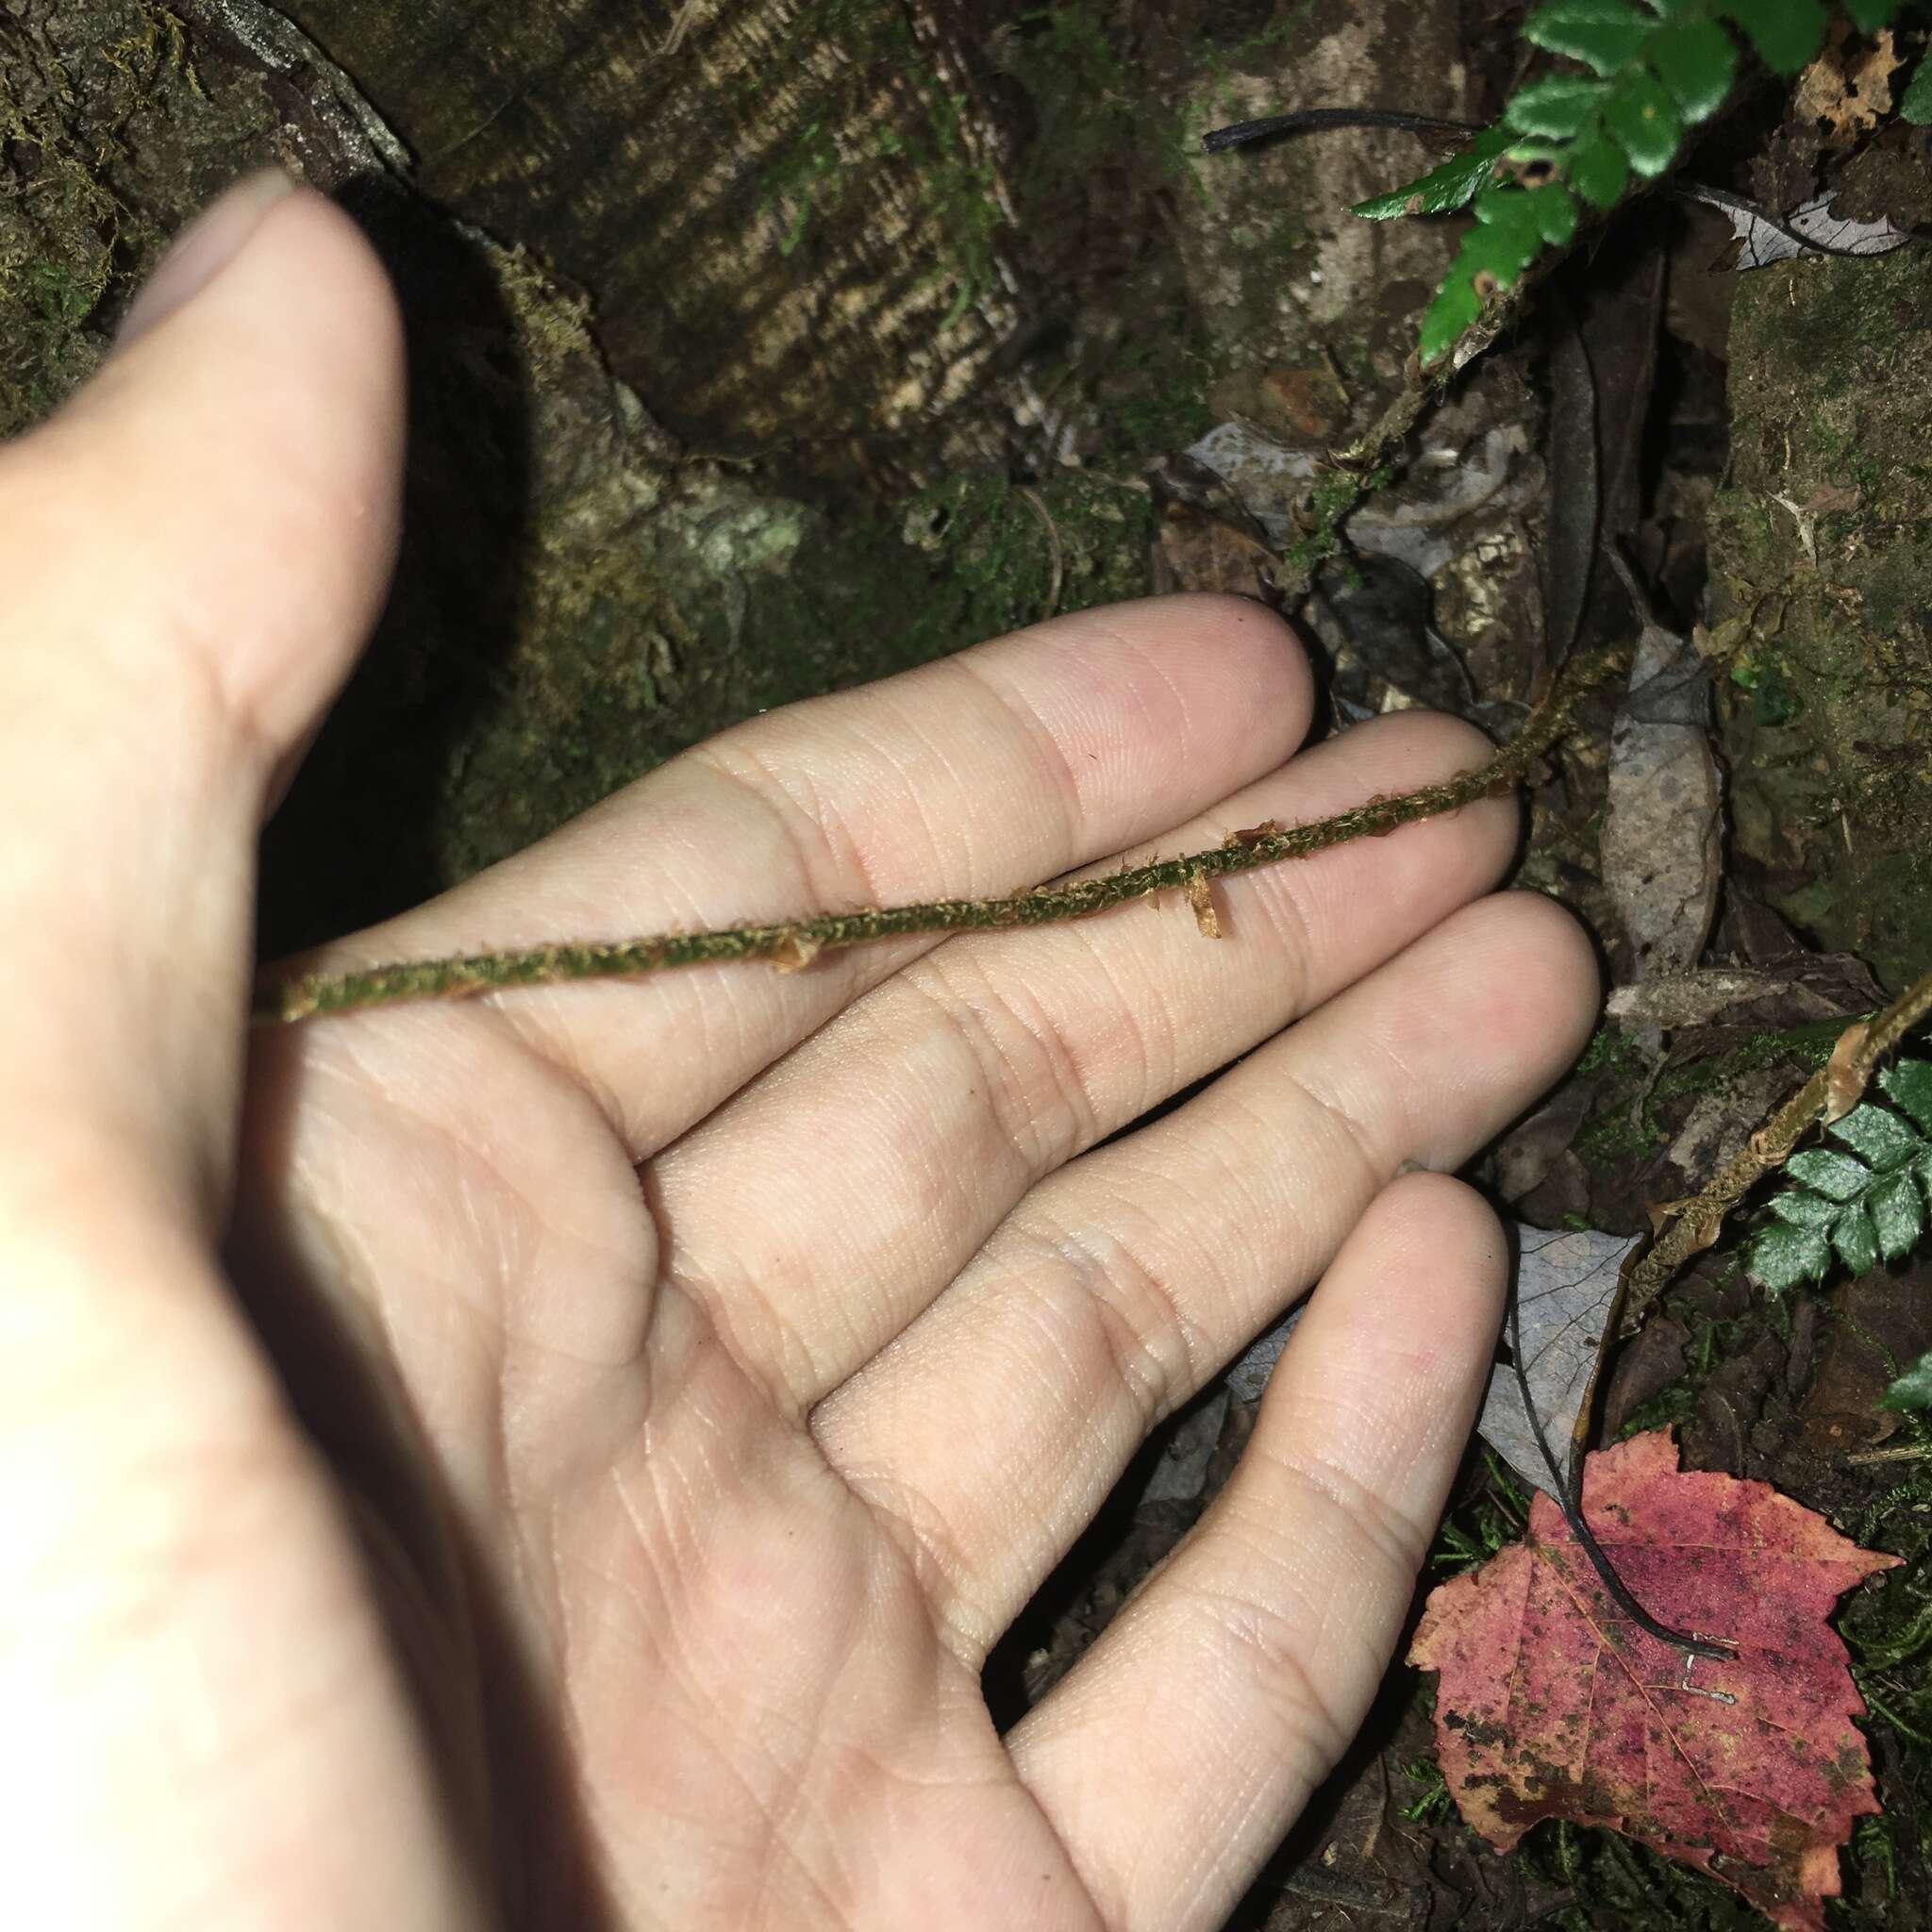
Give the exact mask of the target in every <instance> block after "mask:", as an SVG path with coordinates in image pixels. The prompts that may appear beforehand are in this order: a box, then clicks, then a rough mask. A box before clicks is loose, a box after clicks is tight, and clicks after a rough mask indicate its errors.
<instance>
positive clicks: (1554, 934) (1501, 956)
mask: <svg viewBox="0 0 1932 1932" xmlns="http://www.w3.org/2000/svg"><path fill="white" fill-rule="evenodd" d="M1488 912H1489V916H1490V918H1491V920H1493V921H1494V922H1495V928H1494V930H1493V932H1492V935H1491V948H1492V950H1493V952H1494V953H1495V955H1496V957H1497V959H1498V963H1499V967H1500V966H1501V962H1502V961H1505V960H1508V961H1513V962H1514V970H1509V969H1507V968H1503V969H1502V970H1499V971H1498V973H1497V981H1498V987H1497V991H1498V994H1499V997H1500V998H1501V999H1502V1000H1503V1001H1504V1002H1506V1003H1507V1004H1508V1005H1509V1006H1510V1007H1512V1008H1516V1009H1517V1010H1516V1011H1514V1012H1513V1013H1512V1014H1511V1015H1510V1016H1508V1017H1507V1018H1506V1019H1505V1020H1504V1021H1503V1023H1502V1024H1506V1025H1508V1026H1510V1027H1511V1028H1513V1029H1514V1030H1515V1031H1516V1032H1517V1033H1518V1035H1519V1036H1520V1037H1522V1038H1525V1039H1527V1040H1530V1041H1533V1042H1534V1043H1535V1046H1536V1048H1537V1051H1538V1054H1539V1057H1540V1060H1541V1068H1542V1071H1543V1073H1544V1075H1545V1077H1546V1079H1548V1080H1556V1079H1557V1078H1558V1077H1560V1075H1561V1074H1564V1073H1565V1072H1567V1071H1568V1069H1569V1068H1570V1067H1571V1066H1572V1064H1573V1063H1574V1061H1575V1059H1576V1057H1577V1055H1578V1054H1580V1053H1581V1052H1582V1051H1583V1049H1584V1047H1585V1045H1586V1044H1587V1043H1588V1042H1589V1040H1590V1036H1591V1031H1592V1030H1593V1029H1594V1027H1595V1025H1596V1023H1597V1016H1598V1014H1599V1012H1600V1011H1601V1009H1602V1004H1603V971H1602V968H1601V966H1600V965H1599V963H1598V960H1597V955H1596V948H1595V946H1594V944H1593V943H1592V942H1591V937H1590V934H1589V932H1588V931H1587V930H1586V929H1585V927H1584V925H1583V923H1582V921H1581V920H1579V919H1578V918H1577V917H1576V916H1575V915H1574V913H1573V912H1571V911H1570V909H1569V908H1567V907H1565V906H1563V905H1560V904H1559V903H1558V902H1557V900H1555V899H1552V898H1550V897H1549V896H1548V895H1547V894H1545V893H1542V892H1534V891H1511V892H1500V893H1498V894H1497V895H1496V896H1495V898H1494V899H1493V900H1492V901H1491V902H1490V906H1489V908H1488Z"/></svg>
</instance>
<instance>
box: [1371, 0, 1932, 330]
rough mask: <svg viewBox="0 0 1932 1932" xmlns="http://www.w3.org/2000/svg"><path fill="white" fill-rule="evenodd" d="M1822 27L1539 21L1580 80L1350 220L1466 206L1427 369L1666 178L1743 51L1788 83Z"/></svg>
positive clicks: (1867, 23)
mask: <svg viewBox="0 0 1932 1932" xmlns="http://www.w3.org/2000/svg"><path fill="white" fill-rule="evenodd" d="M1904 4H1905V0H1845V12H1846V13H1847V14H1848V15H1849V17H1850V18H1851V20H1852V22H1853V24H1854V25H1857V27H1859V28H1860V29H1861V30H1862V31H1864V32H1867V33H1870V32H1873V31H1874V30H1876V29H1877V28H1879V27H1882V26H1884V25H1887V23H1888V22H1890V20H1891V19H1892V18H1893V16H1894V15H1895V14H1897V13H1898V11H1899V10H1900V8H1901V7H1902V6H1903V5H1904ZM1830 18H1831V16H1830V14H1829V13H1828V11H1827V10H1826V8H1824V6H1823V5H1821V4H1820V0H1551V4H1549V5H1548V6H1545V7H1542V8H1539V9H1538V10H1537V11H1536V12H1535V13H1533V14H1532V15H1531V16H1530V18H1529V20H1528V22H1527V24H1526V25H1524V29H1523V32H1524V39H1525V40H1528V41H1530V42H1532V43H1534V44H1535V45H1537V46H1539V47H1542V48H1544V49H1546V50H1547V51H1548V52H1550V53H1552V54H1557V55H1561V56H1564V57H1566V58H1569V59H1572V60H1574V61H1576V62H1578V63H1579V64H1580V65H1581V66H1583V67H1585V68H1587V69H1589V70H1590V71H1589V72H1588V73H1563V74H1553V75H1546V76H1544V77H1543V78H1541V79H1540V80H1533V81H1531V82H1530V83H1529V84H1528V85H1527V86H1526V87H1524V88H1522V89H1520V90H1519V91H1518V92H1517V93H1516V95H1515V96H1514V98H1513V99H1512V100H1511V101H1510V102H1509V105H1508V106H1507V108H1504V110H1503V118H1502V120H1501V121H1500V122H1499V123H1498V124H1497V125H1495V126H1494V127H1491V128H1488V129H1485V131H1484V132H1483V133H1481V134H1479V135H1477V136H1476V137H1475V139H1474V141H1472V142H1470V143H1469V145H1468V146H1467V147H1465V148H1464V149H1462V150H1461V152H1460V153H1458V154H1456V155H1453V156H1452V157H1451V158H1449V159H1448V160H1446V161H1444V162H1443V163H1442V164H1441V167H1438V168H1433V169H1431V170H1430V171H1429V173H1428V174H1426V175H1423V176H1422V177H1421V178H1420V179H1418V180H1415V181H1411V182H1409V183H1407V185H1406V186H1404V187H1401V188H1397V189H1392V190H1391V192H1389V193H1387V194H1378V195H1376V196H1375V197H1374V199H1373V200H1371V201H1364V202H1361V203H1359V204H1357V207H1356V208H1355V210H1354V212H1355V213H1357V214H1358V215H1363V216H1366V217H1367V218H1368V219H1369V220H1371V221H1387V220H1389V219H1391V217H1393V216H1396V215H1407V214H1445V213H1448V212H1449V211H1451V210H1452V209H1456V208H1464V207H1468V206H1470V205H1471V204H1472V203H1473V204H1474V214H1475V225H1474V226H1473V227H1472V228H1471V229H1470V231H1469V233H1468V235H1467V236H1465V237H1464V239H1463V243H1462V249H1461V252H1460V253H1459V254H1458V255H1457V258H1456V260H1455V263H1454V265H1453V266H1452V267H1451V268H1450V271H1449V274H1448V276H1447V278H1446V279H1445V280H1444V282H1443V283H1442V286H1441V288H1440V289H1439V290H1438V291H1436V296H1435V299H1434V300H1433V301H1432V302H1431V303H1430V304H1429V307H1428V310H1427V312H1426V313H1425V314H1424V317H1423V326H1422V342H1421V351H1422V358H1423V360H1424V362H1433V361H1434V360H1436V359H1437V358H1439V357H1441V356H1442V355H1443V354H1445V353H1446V352H1447V351H1448V349H1449V348H1450V347H1451V345H1452V344H1453V343H1454V342H1455V341H1456V340H1457V337H1459V336H1460V335H1461V334H1462V333H1463V331H1464V330H1465V329H1467V328H1469V327H1470V326H1471V325H1472V324H1474V322H1475V321H1476V319H1477V318H1478V316H1480V315H1481V313H1482V310H1483V306H1484V304H1485V303H1486V302H1488V301H1489V299H1490V298H1491V296H1493V295H1495V294H1496V293H1497V292H1499V291H1501V290H1504V289H1507V288H1509V287H1510V286H1511V285H1512V284H1514V283H1515V282H1516V281H1517V280H1518V279H1519V278H1520V277H1521V276H1522V275H1523V273H1524V270H1525V269H1527V268H1528V267H1529V265H1530V264H1531V263H1532V262H1533V261H1535V260H1536V258H1538V257H1539V256H1540V255H1541V254H1542V253H1543V251H1544V250H1545V249H1548V248H1554V247H1560V246H1561V245H1562V244H1563V243H1564V242H1567V241H1568V240H1569V239H1570V237H1571V236H1572V235H1573V234H1574V232H1575V229H1576V224H1577V220H1578V217H1579V214H1580V212H1581V210H1582V208H1585V207H1588V208H1594V209H1596V210H1598V211H1599V212H1604V211H1607V210H1608V209H1610V208H1614V207H1615V206H1616V205H1617V203H1618V202H1620V201H1621V200H1623V198H1624V195H1625V194H1627V193H1628V192H1630V189H1631V186H1632V184H1633V182H1637V183H1641V182H1646V181H1652V180H1655V179H1656V178H1657V176H1658V175H1661V174H1663V173H1664V171H1665V170H1666V169H1668V168H1669V167H1670V166H1671V165H1672V163H1673V162H1674V160H1675V159H1676V158H1677V153H1678V150H1679V149H1680V148H1681V147H1682V146H1683V142H1684V137H1685V135H1686V133H1687V131H1688V130H1689V129H1691V127H1694V126H1695V125H1697V124H1698V123H1699V122H1701V121H1707V120H1708V119H1709V118H1710V116H1711V115H1713V114H1714V113H1716V112H1717V110H1718V108H1720V107H1722V106H1723V105H1724V99H1725V97H1726V96H1727V95H1728V94H1729V92H1730V91H1731V84H1732V81H1733V80H1734V79H1735V78H1736V75H1737V70H1738V58H1739V47H1740V42H1742V43H1743V44H1744V45H1747V46H1749V47H1750V48H1751V49H1752V50H1753V51H1754V52H1755V53H1756V54H1757V57H1758V58H1759V59H1761V60H1762V61H1763V62H1764V64H1765V65H1766V66H1767V67H1769V68H1771V69H1773V71H1774V72H1775V73H1778V74H1783V75H1792V74H1796V73H1797V72H1798V70H1799V69H1800V68H1802V67H1803V66H1805V64H1806V63H1807V61H1809V60H1810V59H1811V58H1813V57H1814V56H1815V55H1816V54H1817V52H1818V50H1819V48H1820V47H1821V46H1822V45H1823V44H1824V31H1825V28H1826V26H1827V25H1829V24H1830ZM1927 65H1928V67H1932V58H1928V62H1927ZM1915 92H1916V90H1915Z"/></svg>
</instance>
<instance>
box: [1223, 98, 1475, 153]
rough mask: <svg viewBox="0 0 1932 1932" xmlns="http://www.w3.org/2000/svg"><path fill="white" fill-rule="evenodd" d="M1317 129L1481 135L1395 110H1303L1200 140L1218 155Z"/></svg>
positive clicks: (1469, 126)
mask: <svg viewBox="0 0 1932 1932" xmlns="http://www.w3.org/2000/svg"><path fill="white" fill-rule="evenodd" d="M1318 127H1394V128H1399V129H1400V130H1401V131H1402V132H1403V133H1404V134H1424V135H1435V136H1438V137H1440V138H1441V139H1443V140H1448V141H1457V140H1460V139H1461V138H1462V137H1463V136H1464V135H1466V134H1480V133H1481V132H1482V129H1481V128H1480V127H1478V126H1476V125H1474V124H1473V123H1471V122H1468V121H1441V120H1438V119H1437V118H1436V117H1435V116H1434V115H1433V114H1404V113H1402V112H1400V111H1399V110H1398V109H1396V108H1301V109H1299V110H1298V111H1297V112H1295V113H1292V114H1269V115H1266V116H1264V117H1263V118H1262V119H1261V120H1259V121H1237V122H1235V123H1234V124H1233V125H1231V126H1228V127H1217V128H1215V129H1213V130H1212V131H1211V132H1210V133H1208V134H1204V135H1203V136H1202V137H1201V146H1202V147H1203V149H1204V150H1205V151H1206V152H1207V153H1208V154H1210V155H1218V154H1220V153H1222V152H1223V151H1224V149H1227V148H1231V147H1245V146H1247V144H1248V143H1249V142H1253V141H1266V140H1268V139H1269V137H1270V136H1271V135H1276V134H1306V133H1308V132H1309V131H1310V130H1311V129H1314V128H1318Z"/></svg>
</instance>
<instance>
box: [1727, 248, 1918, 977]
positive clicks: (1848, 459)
mask: <svg viewBox="0 0 1932 1932" xmlns="http://www.w3.org/2000/svg"><path fill="white" fill-rule="evenodd" d="M1730 395H1731V408H1732V417H1733V429H1732V458H1731V471H1730V475H1729V479H1728V481H1727V483H1726V485H1725V487H1724V490H1723V491H1721V492H1720V494H1719V496H1718V499H1717V502H1716V505H1715V506H1714V508H1713V511H1712V515H1711V522H1710V528H1711V578H1712V584H1713V587H1714V589H1715V591H1716V592H1717V596H1718V600H1719V607H1720V614H1722V615H1724V616H1726V617H1727V618H1729V619H1730V620H1731V621H1730V622H1728V623H1726V624H1724V625H1720V626H1719V627H1718V629H1717V631H1716V633H1715V635H1716V639H1717V641H1718V643H1719V645H1720V647H1721V648H1722V650H1723V652H1724V658H1723V664H1722V671H1723V674H1724V675H1723V676H1722V677H1721V679H1720V689H1721V693H1722V706H1721V708H1722V712H1723V718H1724V750H1725V753H1726V756H1727V757H1728V758H1729V760H1730V764H1731V771H1732V786H1733V789H1732V808H1733V813H1734V836H1735V840H1736V846H1737V853H1738V856H1739V858H1740V859H1741V860H1742V861H1743V862H1744V865H1745V867H1746V873H1745V876H1746V878H1747V880H1748V882H1749V883H1751V884H1753V885H1755V886H1756V887H1757V889H1758V890H1759V891H1761V892H1762V894H1763V895H1764V896H1765V897H1766V898H1767V899H1768V900H1769V901H1770V903H1771V904H1773V905H1774V906H1775V907H1776V908H1778V910H1779V911H1781V912H1783V913H1784V914H1785V915H1786V917H1787V918H1789V919H1790V920H1791V921H1792V922H1793V923H1794V924H1797V925H1798V926H1799V927H1800V928H1802V929H1803V930H1804V931H1805V932H1806V933H1807V935H1809V936H1810V937H1812V938H1814V939H1815V940H1817V941H1819V942H1820V943H1821V944H1823V945H1824V946H1826V947H1828V948H1834V949H1840V948H1841V949H1844V950H1848V951H1852V952H1856V953H1858V954H1860V955H1861V956H1863V957H1864V958H1865V959H1866V960H1867V961H1868V962H1869V963H1870V964H1871V965H1872V967H1873V968H1874V971H1875V972H1876V973H1877V974H1878V976H1879V977H1880V979H1881V980H1882V981H1884V982H1885V983H1886V984H1887V985H1888V986H1889V987H1891V988H1893V989H1896V988H1898V987H1899V986H1901V985H1903V984H1904V983H1905V982H1906V981H1907V980H1909V979H1911V978H1913V977H1914V976H1916V974H1919V973H1922V972H1924V970H1925V969H1926V968H1927V966H1928V965H1932V840H1928V839H1927V837H1926V828H1927V826H1928V824H1932V448H1928V446H1927V444H1926V441H1925V433H1924V425H1925V424H1926V423H1927V422H1928V421H1932V256H1928V255H1927V254H1926V252H1925V251H1924V250H1923V249H1920V248H1913V247H1907V248H1904V249H1901V250H1899V251H1898V252H1897V253H1896V254H1893V255H1890V256H1886V257H1884V258H1879V259H1876V260H1862V261H1861V260H1833V259H1811V260H1801V261H1794V262H1789V263H1785V264H1781V265H1779V266H1777V267H1774V268H1771V269H1767V270H1763V271H1760V272H1759V273H1757V274H1754V275H1747V276H1745V277H1744V278H1743V280H1742V283H1741V286H1740V290H1739V293H1738V303H1737V309H1736V316H1735V320H1734V323H1733V328H1732V338H1731V364H1730Z"/></svg>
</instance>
